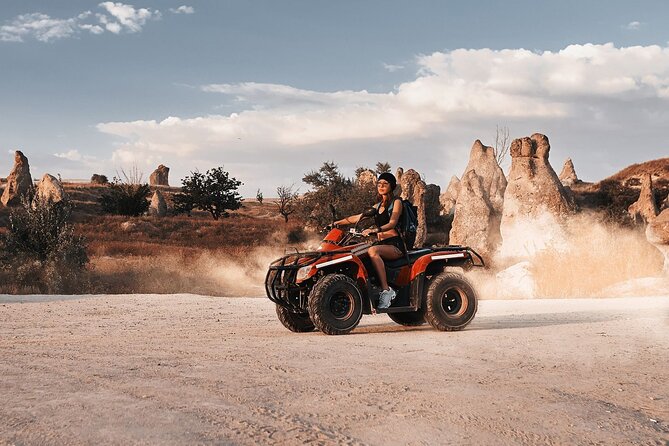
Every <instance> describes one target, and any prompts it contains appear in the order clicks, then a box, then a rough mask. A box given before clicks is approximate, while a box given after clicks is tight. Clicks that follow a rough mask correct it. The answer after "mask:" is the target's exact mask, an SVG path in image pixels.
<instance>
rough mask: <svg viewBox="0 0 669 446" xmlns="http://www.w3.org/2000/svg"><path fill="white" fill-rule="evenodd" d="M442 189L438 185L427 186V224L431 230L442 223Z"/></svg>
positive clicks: (425, 199) (425, 198)
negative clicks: (433, 226)
mask: <svg viewBox="0 0 669 446" xmlns="http://www.w3.org/2000/svg"><path fill="white" fill-rule="evenodd" d="M440 194H441V188H440V187H439V186H438V185H436V184H427V185H426V186H425V197H424V201H425V222H426V223H427V227H428V228H429V227H430V226H432V225H436V224H438V223H439V221H440V214H441V203H440V202H439V195H440Z"/></svg>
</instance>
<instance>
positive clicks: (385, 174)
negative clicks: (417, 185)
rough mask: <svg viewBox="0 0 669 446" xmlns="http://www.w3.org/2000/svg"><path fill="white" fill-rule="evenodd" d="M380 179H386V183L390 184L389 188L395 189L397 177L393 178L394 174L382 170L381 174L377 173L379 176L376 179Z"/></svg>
mask: <svg viewBox="0 0 669 446" xmlns="http://www.w3.org/2000/svg"><path fill="white" fill-rule="evenodd" d="M381 180H386V181H387V182H388V184H390V189H392V190H395V187H397V179H395V175H393V174H392V173H390V172H383V173H382V174H381V175H379V178H378V179H377V180H376V181H381Z"/></svg>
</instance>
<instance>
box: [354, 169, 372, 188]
mask: <svg viewBox="0 0 669 446" xmlns="http://www.w3.org/2000/svg"><path fill="white" fill-rule="evenodd" d="M374 184H376V173H374V171H373V170H369V169H366V170H363V171H362V172H360V173H359V174H358V185H359V186H369V185H374Z"/></svg>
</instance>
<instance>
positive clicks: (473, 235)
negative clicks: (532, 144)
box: [449, 140, 507, 260]
mask: <svg viewBox="0 0 669 446" xmlns="http://www.w3.org/2000/svg"><path fill="white" fill-rule="evenodd" d="M451 181H452V180H451ZM459 186H460V190H459V192H458V194H457V199H456V202H455V212H454V217H453V225H452V227H451V232H450V236H449V243H452V244H458V245H466V246H471V247H472V248H474V249H475V250H476V251H477V252H478V253H479V254H481V255H482V256H484V258H487V259H488V260H489V259H490V257H491V256H492V254H493V253H494V251H495V250H496V249H497V246H498V245H499V243H500V241H501V236H500V221H501V219H502V209H503V206H504V191H505V190H506V186H507V183H506V177H505V176H504V172H503V171H502V168H501V167H499V164H498V163H497V159H496V158H495V151H494V149H493V148H492V147H488V146H484V145H483V144H482V143H481V141H479V140H476V141H475V142H474V145H473V146H472V149H471V152H470V156H469V163H468V164H467V167H466V168H465V172H464V174H463V175H462V180H461V181H460V185H459Z"/></svg>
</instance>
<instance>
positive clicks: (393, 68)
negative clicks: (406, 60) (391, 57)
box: [383, 62, 404, 73]
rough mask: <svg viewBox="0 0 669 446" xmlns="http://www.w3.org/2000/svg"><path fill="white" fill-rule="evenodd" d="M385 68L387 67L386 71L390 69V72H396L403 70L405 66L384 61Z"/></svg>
mask: <svg viewBox="0 0 669 446" xmlns="http://www.w3.org/2000/svg"><path fill="white" fill-rule="evenodd" d="M383 68H384V69H386V71H388V72H390V73H394V72H395V71H399V70H403V69H404V66H403V65H393V64H388V63H385V62H384V64H383Z"/></svg>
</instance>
